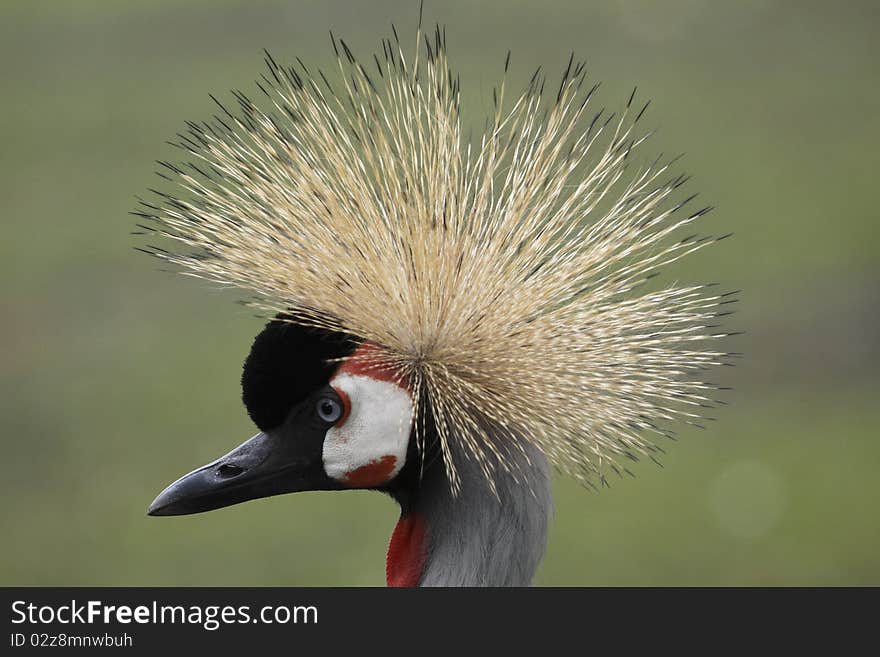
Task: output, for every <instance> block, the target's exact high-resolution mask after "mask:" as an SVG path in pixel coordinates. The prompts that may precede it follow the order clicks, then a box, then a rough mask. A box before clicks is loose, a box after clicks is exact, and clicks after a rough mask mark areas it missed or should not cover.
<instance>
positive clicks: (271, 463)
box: [147, 432, 335, 516]
mask: <svg viewBox="0 0 880 657" xmlns="http://www.w3.org/2000/svg"><path fill="white" fill-rule="evenodd" d="M292 443H293V444H292ZM295 444H296V441H290V440H285V437H284V436H283V435H282V434H274V433H263V432H260V433H258V434H257V435H256V436H254V437H253V438H251V439H250V440H248V441H246V442H244V443H243V444H241V445H240V446H238V447H236V448H235V449H234V450H232V451H231V452H229V453H228V454H226V456H222V457H220V458H219V459H217V460H216V461H213V462H212V463H209V464H208V465H205V466H202V467H201V468H199V469H197V470H194V471H192V472H190V473H189V474H188V475H184V476H183V477H181V478H180V479H178V480H177V481H175V482H174V483H173V484H171V485H170V486H168V488H166V489H165V490H163V491H162V492H161V493H159V496H158V497H157V498H156V499H155V500H153V503H152V504H151V505H150V508H149V510H148V511H147V513H149V515H151V516H177V515H185V514H188V513H201V512H202V511H211V510H212V509H219V508H222V507H224V506H229V505H231V504H238V503H239V502H245V501H247V500H252V499H256V498H259V497H269V496H271V495H281V494H282V493H294V492H297V491H304V490H320V489H328V488H334V487H335V486H334V484H333V483H332V481H331V480H330V479H329V478H328V477H327V475H326V473H325V472H324V468H323V465H322V464H321V462H320V459H315V458H310V457H309V455H308V454H305V453H302V452H299V450H297V448H296V446H295ZM316 460H317V462H316Z"/></svg>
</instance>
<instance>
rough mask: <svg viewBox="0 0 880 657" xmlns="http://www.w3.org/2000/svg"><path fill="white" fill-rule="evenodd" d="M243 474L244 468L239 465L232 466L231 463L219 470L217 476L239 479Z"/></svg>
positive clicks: (225, 464)
mask: <svg viewBox="0 0 880 657" xmlns="http://www.w3.org/2000/svg"><path fill="white" fill-rule="evenodd" d="M242 472H244V468H242V467H240V466H238V465H232V464H231V463H224V464H223V465H221V466H220V467H219V468H217V476H219V477H227V478H228V477H237V476H238V475H240V474H241V473H242Z"/></svg>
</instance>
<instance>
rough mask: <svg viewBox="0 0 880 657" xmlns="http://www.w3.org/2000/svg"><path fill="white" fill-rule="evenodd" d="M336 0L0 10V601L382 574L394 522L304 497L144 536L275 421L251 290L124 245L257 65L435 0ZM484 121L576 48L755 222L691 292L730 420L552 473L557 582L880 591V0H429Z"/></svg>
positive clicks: (713, 194) (375, 509) (721, 196)
mask: <svg viewBox="0 0 880 657" xmlns="http://www.w3.org/2000/svg"><path fill="white" fill-rule="evenodd" d="M416 4H417V3H416V2H415V1H407V2H390V1H381V2H358V3H355V2H341V1H338V0H334V1H327V0H320V1H318V0H312V1H308V2H294V1H291V0H286V1H261V2H255V1H253V0H251V1H240V2H231V1H218V0H197V1H192V2H186V3H184V2H172V1H171V0H163V1H157V0H140V1H137V2H134V1H131V0H129V1H127V2H113V1H110V0H107V1H100V2H99V1H97V0H77V1H76V2H37V1H30V2H24V1H20V2H13V1H10V0H6V1H5V2H3V3H2V5H0V71H2V82H3V87H2V90H3V93H2V103H0V207H2V226H3V232H2V240H0V272H2V282H3V286H2V290H3V292H2V299H0V304H2V305H0V308H2V321H0V345H2V347H0V368H2V369H0V431H2V439H3V474H2V477H0V491H2V494H3V499H4V500H5V502H4V503H3V505H2V507H0V519H2V530H3V536H4V540H3V544H2V548H0V550H2V554H0V556H2V559H0V584H5V585H12V584H26V585H30V584H36V585H52V584H73V585H85V584H96V585H127V584H131V585H135V584H137V585H176V584H180V585H194V584H204V585H224V584H228V585H263V584H276V585H323V584H357V585H379V584H382V583H383V581H384V551H385V545H386V541H387V538H388V536H389V533H390V531H391V528H392V527H393V525H394V523H395V520H396V515H397V512H396V508H395V506H394V505H393V504H392V503H391V502H390V501H389V500H388V499H386V498H384V497H383V496H381V495H378V494H375V493H367V492H350V493H344V494H326V493H307V494H300V495H294V496H284V497H279V498H273V499H269V500H261V501H257V502H252V503H249V504H246V505H241V506H237V507H232V508H228V509H224V510H221V511H216V512H213V513H210V514H205V515H199V516H190V517H183V518H162V519H156V518H148V517H147V516H146V515H145V510H146V507H147V505H148V504H149V502H150V501H151V500H152V498H153V497H154V495H155V494H156V493H157V492H158V491H159V490H160V489H162V488H163V487H164V486H165V485H166V484H167V483H169V482H170V481H171V480H173V479H175V478H176V477H177V476H178V475H180V474H182V473H183V472H185V471H187V470H189V469H190V468H191V467H194V466H196V465H200V464H202V463H204V462H206V461H208V460H211V459H213V458H215V457H216V456H218V455H220V454H221V453H223V452H225V451H226V450H227V449H229V448H231V447H232V446H234V445H236V444H237V443H238V442H239V441H240V440H242V439H244V438H246V437H248V436H249V435H251V433H252V432H253V430H254V429H253V427H252V425H251V424H250V422H249V421H248V419H247V416H246V414H245V412H244V410H243V408H242V406H241V402H240V398H239V394H240V390H239V375H240V368H241V361H242V359H243V358H244V356H245V354H246V352H247V349H248V347H249V345H250V340H251V339H252V337H253V335H254V334H256V333H257V332H258V330H259V329H260V326H261V324H262V322H261V320H259V319H256V318H254V317H253V316H252V315H251V314H250V312H249V311H247V310H246V309H244V308H242V307H241V306H238V305H235V304H234V303H233V301H235V300H236V299H238V298H239V295H237V294H236V293H235V292H230V291H220V290H217V289H215V288H213V287H210V286H207V285H205V284H201V283H199V282H196V281H192V280H190V279H186V278H182V277H179V276H173V275H170V274H167V273H161V272H159V271H157V270H158V268H159V265H158V263H157V262H156V261H153V260H151V259H149V258H147V257H146V256H143V255H141V254H139V253H136V252H134V251H132V248H131V247H132V246H133V245H134V244H135V243H136V242H135V239H136V238H133V237H131V236H130V235H129V231H130V230H132V223H133V218H131V217H128V216H127V215H126V213H127V211H128V210H130V209H131V208H132V207H133V203H134V199H133V197H134V195H135V194H139V193H141V192H142V191H143V190H144V189H145V188H146V187H147V186H149V185H152V184H154V182H153V181H154V178H153V175H152V173H151V172H152V170H153V165H152V162H153V160H155V159H157V158H168V157H172V152H171V149H169V148H168V147H167V146H165V145H164V144H163V142H164V140H165V139H168V138H170V137H171V136H172V135H173V134H174V133H175V132H176V131H177V130H179V129H180V128H181V127H182V122H183V120H184V119H200V118H205V117H206V116H207V115H208V114H209V113H211V112H212V111H213V108H212V104H211V102H210V100H209V98H208V93H209V92H215V93H217V92H224V91H225V90H227V89H230V88H233V87H237V88H242V89H252V88H253V87H252V84H251V81H252V80H253V79H254V78H255V77H256V76H257V75H258V73H259V72H261V70H262V69H261V67H262V61H261V57H262V55H261V49H262V48H264V47H266V48H269V49H270V50H271V51H272V52H273V53H274V54H275V56H276V58H277V59H280V60H286V61H290V60H292V59H293V57H294V56H296V55H299V56H301V57H303V59H305V60H306V61H307V62H310V63H312V64H314V65H323V66H329V65H332V59H331V50H330V46H329V42H328V38H327V31H328V29H331V28H332V29H333V30H334V31H335V32H337V33H340V34H342V35H343V36H344V37H346V39H347V40H349V41H350V42H351V43H352V44H353V45H354V46H355V49H356V51H359V52H361V53H365V54H366V53H368V52H370V51H372V50H373V49H374V47H375V46H376V45H378V39H379V37H380V36H384V35H385V34H386V33H387V32H388V24H389V22H390V21H391V20H393V21H395V22H396V23H397V24H398V25H399V27H400V30H401V33H402V35H407V34H412V33H413V31H414V27H415V23H416V17H417V6H416ZM426 20H427V21H428V22H433V21H440V22H443V23H446V24H447V26H448V33H449V41H450V50H451V53H452V60H453V65H454V66H456V67H458V68H459V69H460V70H461V71H462V72H463V82H464V91H465V103H466V109H465V113H466V115H467V116H469V117H470V119H471V120H473V121H474V122H476V121H477V120H479V119H481V117H482V116H483V115H484V113H485V112H486V111H488V109H489V108H490V106H491V97H492V95H491V87H492V85H493V84H494V83H495V81H496V79H497V78H498V76H499V74H500V71H501V68H502V64H503V60H504V55H505V53H506V51H507V49H508V48H511V49H513V53H514V55H513V77H514V81H525V80H526V79H527V78H528V76H529V75H530V74H531V71H532V70H533V69H534V67H535V66H536V65H538V64H541V65H543V66H544V68H545V69H550V70H561V68H562V66H563V65H564V63H565V61H567V58H568V53H569V51H570V50H575V51H576V52H577V53H578V54H579V55H581V56H584V57H586V58H587V60H588V63H589V65H590V67H591V70H592V77H593V78H594V79H601V80H603V81H604V83H603V89H602V93H601V102H602V103H604V104H607V105H609V106H611V107H616V106H618V105H620V104H621V103H622V101H623V100H624V99H625V97H626V95H627V94H628V92H629V90H630V89H631V88H632V86H634V85H638V87H639V90H640V91H639V93H640V95H641V96H642V97H644V98H647V97H650V98H652V99H653V103H652V107H651V109H650V110H649V113H648V115H647V120H646V124H647V125H650V126H656V127H657V128H659V133H658V134H657V136H656V137H655V138H653V139H652V141H651V142H649V145H648V146H647V147H646V148H645V149H643V152H644V153H645V154H646V155H651V154H653V153H656V152H660V151H664V152H667V153H674V152H681V151H684V152H686V154H687V155H686V157H685V159H684V160H683V163H682V167H683V168H684V169H685V170H686V171H688V172H690V173H693V174H695V178H694V181H693V182H692V183H691V184H690V187H691V189H692V190H694V191H696V190H699V191H701V198H702V199H704V200H705V201H706V202H707V203H712V204H715V205H717V207H718V209H717V211H716V212H715V213H713V214H712V215H710V218H708V219H707V222H708V225H707V228H706V229H707V230H711V231H715V232H718V233H720V232H727V231H735V232H736V236H735V238H734V239H731V240H727V241H725V242H723V243H722V244H720V245H718V246H717V247H714V248H712V249H708V250H706V251H704V252H702V253H701V254H699V255H698V256H697V257H695V258H693V259H692V262H690V263H689V264H688V266H687V267H686V268H685V269H684V270H683V271H682V272H678V274H680V275H682V276H683V277H684V278H687V279H695V280H714V281H718V282H720V283H722V284H723V285H724V286H726V287H728V288H740V287H741V288H743V290H744V292H743V294H742V299H743V302H742V303H741V309H740V312H739V314H737V315H736V316H734V318H733V319H734V321H733V322H731V324H732V325H733V326H734V327H735V328H739V329H744V330H746V331H747V334H746V335H744V336H742V337H739V338H736V339H735V340H732V341H731V345H730V346H731V348H733V349H735V350H738V351H743V352H746V354H747V357H746V358H745V359H744V360H743V361H742V362H741V364H740V365H739V366H738V367H737V368H735V369H732V370H729V371H725V372H724V373H723V374H724V375H725V379H724V382H725V383H727V384H729V385H733V386H735V388H736V391H735V392H734V393H732V394H731V395H730V397H729V400H730V401H731V402H732V404H731V406H730V407H728V408H726V409H724V410H723V412H722V413H721V414H720V421H719V422H717V423H715V424H713V425H712V426H711V427H710V428H709V430H708V431H705V432H700V431H693V432H686V433H685V434H684V437H683V439H682V440H680V441H679V442H678V443H677V444H675V445H673V446H671V447H672V449H670V451H669V454H668V456H667V457H666V458H665V459H664V467H663V468H659V467H657V466H655V465H654V464H652V463H647V464H640V465H638V466H637V467H636V473H637V475H638V476H637V478H636V479H629V478H627V479H626V480H621V481H619V482H612V486H611V488H610V489H609V490H603V491H602V492H600V493H593V492H588V491H586V490H585V489H583V488H581V487H579V486H578V485H576V484H574V483H572V482H571V481H566V480H559V481H558V482H557V485H556V490H557V513H556V518H555V521H554V523H553V528H552V532H551V535H550V547H549V553H548V556H547V558H546V560H545V562H544V564H543V566H542V568H541V570H540V572H539V575H538V578H537V583H539V584H548V585H549V584H555V585H567V584H612V585H613V584H692V585H709V584H723V585H728V584H798V585H800V584H880V513H878V511H877V502H878V499H880V481H878V477H877V470H878V465H880V431H878V427H880V404H878V375H877V367H878V360H880V358H878V357H880V340H878V321H880V289H878V284H880V269H878V264H880V255H878V254H880V228H878V220H877V219H878V217H877V213H878V211H877V208H878V204H877V194H876V192H877V182H876V177H877V171H878V165H880V156H878V152H880V149H878V146H880V139H878V138H880V84H878V83H880V79H878V71H880V66H878V60H880V58H878V55H880V47H878V42H877V36H876V35H877V31H878V28H880V12H878V10H877V6H876V3H875V2H864V3H858V2H846V3H832V2H825V3H817V2H796V1H782V0H745V1H741V2H736V3H728V2H708V1H706V0H675V1H672V2H662V3H661V2H652V1H649V0H616V1H611V2H598V1H597V2H574V1H569V2H534V1H528V2H527V1H525V0H517V1H515V2H511V1H509V0H508V1H506V2H501V1H497V2H473V1H472V0H467V1H466V0H455V1H452V2H439V1H437V2H429V3H428V7H427V9H426Z"/></svg>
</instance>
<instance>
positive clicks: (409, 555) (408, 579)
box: [385, 513, 427, 587]
mask: <svg viewBox="0 0 880 657" xmlns="http://www.w3.org/2000/svg"><path fill="white" fill-rule="evenodd" d="M425 537H426V534H425V523H424V522H423V521H422V519H421V518H420V517H419V516H418V515H416V514H414V513H409V514H407V515H405V516H404V515H401V516H400V520H398V521H397V526H396V527H395V528H394V532H393V533H392V534H391V541H390V542H389V543H388V557H387V559H386V561H385V581H386V583H387V584H388V586H392V587H404V586H418V585H419V580H420V579H421V578H422V571H423V570H424V568H425V559H426V556H427V555H426V547H427V546H426V544H425Z"/></svg>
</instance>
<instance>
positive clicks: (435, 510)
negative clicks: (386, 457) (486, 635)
mask: <svg viewBox="0 0 880 657" xmlns="http://www.w3.org/2000/svg"><path fill="white" fill-rule="evenodd" d="M529 458H530V461H531V463H530V465H529V466H528V467H527V468H524V469H523V472H524V473H525V475H523V474H520V475H518V476H519V477H520V481H519V482H517V481H514V479H513V477H511V476H510V475H509V474H503V473H501V474H499V475H497V478H496V479H497V480H496V485H497V490H498V496H497V497H496V496H495V495H494V494H493V493H492V491H491V490H490V489H489V487H488V485H487V484H486V482H485V480H484V478H483V476H482V474H481V473H480V471H479V468H478V467H477V465H476V464H475V463H474V462H472V461H468V460H467V459H458V461H457V464H459V465H458V469H459V473H460V474H461V480H462V488H461V491H460V492H459V494H458V495H457V496H453V495H452V493H451V492H450V491H449V484H448V482H447V481H446V477H445V473H444V474H443V476H433V477H430V476H428V473H427V472H426V478H425V480H424V481H423V482H422V487H421V494H420V495H419V497H418V500H417V501H416V503H415V505H414V507H413V511H414V512H415V513H417V514H418V515H419V516H420V517H421V518H422V519H423V521H424V523H425V529H426V534H427V536H426V543H427V545H426V546H425V547H426V553H427V554H426V561H425V566H424V569H423V571H422V578H421V581H420V586H528V585H530V584H531V582H532V577H533V576H534V574H535V570H536V569H537V568H538V564H539V563H540V561H541V559H542V557H543V556H544V549H545V547H546V543H547V526H548V522H549V516H550V514H551V513H552V512H553V499H552V493H551V487H550V473H549V466H548V464H547V459H546V458H545V457H544V455H543V454H542V453H541V452H540V451H539V450H537V449H534V448H530V449H529ZM433 470H434V471H435V473H436V472H437V471H440V472H442V471H443V468H442V467H440V468H434V469H433ZM523 476H525V477H526V478H527V479H528V481H527V482H524V481H523V480H522V479H523Z"/></svg>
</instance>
